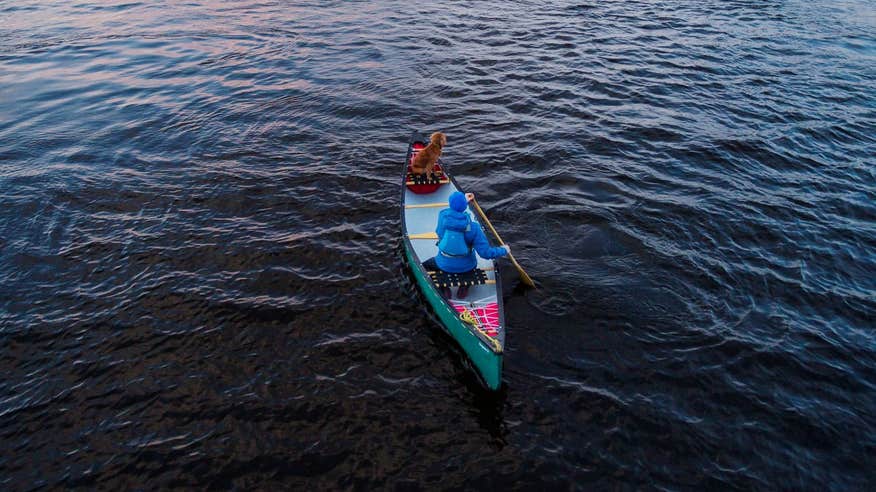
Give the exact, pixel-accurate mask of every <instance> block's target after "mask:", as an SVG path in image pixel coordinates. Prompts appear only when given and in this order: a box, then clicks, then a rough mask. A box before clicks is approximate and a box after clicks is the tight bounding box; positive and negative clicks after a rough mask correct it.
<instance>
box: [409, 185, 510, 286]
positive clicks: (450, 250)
mask: <svg viewBox="0 0 876 492" xmlns="http://www.w3.org/2000/svg"><path fill="white" fill-rule="evenodd" d="M472 200H474V194H472V193H466V194H462V193H461V192H459V191H456V192H454V193H453V194H451V195H450V198H449V199H448V200H447V202H448V205H449V207H448V208H446V209H444V210H442V211H441V213H440V214H438V225H437V227H436V228H435V233H436V234H438V254H437V255H436V256H435V257H433V258H429V259H428V260H426V261H424V262H423V266H424V267H426V268H427V269H429V270H443V271H445V272H447V273H466V272H470V271H472V270H474V269H475V268H477V266H478V259H477V257H476V256H475V252H477V254H479V255H480V256H481V258H484V259H485V260H492V259H493V258H500V257H502V256H506V255H508V254H509V253H510V252H511V246H508V245H507V244H505V245H502V246H499V247H492V246H490V242H489V241H488V240H487V237H486V236H485V235H484V230H483V229H482V228H481V226H480V225H478V224H473V223H472V221H471V217H470V216H469V215H468V213H467V212H466V211H465V210H466V208H468V202H470V201H472ZM441 293H442V294H443V295H444V297H447V298H448V299H449V298H450V297H451V292H450V288H449V287H444V288H443V289H442V291H441ZM467 295H468V286H465V285H462V286H460V287H459V289H457V291H456V297H457V298H458V299H465V297H466V296H467Z"/></svg>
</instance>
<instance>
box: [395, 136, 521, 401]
mask: <svg viewBox="0 0 876 492" xmlns="http://www.w3.org/2000/svg"><path fill="white" fill-rule="evenodd" d="M427 143H428V136H426V135H423V134H419V133H417V132H414V133H413V134H412V135H411V140H410V142H409V143H408V152H407V155H406V157H405V164H404V166H403V168H402V187H401V229H402V237H403V243H404V253H405V261H406V263H407V264H408V266H409V267H410V269H411V272H412V273H413V275H414V278H415V279H416V281H417V286H418V287H419V289H420V291H421V292H422V293H423V296H424V297H425V298H426V301H427V302H428V303H429V305H430V306H431V307H432V310H433V311H434V312H435V315H436V316H437V317H438V320H439V321H440V324H441V327H442V328H443V329H444V331H446V332H447V333H448V334H449V335H450V336H451V337H452V338H453V339H454V340H456V342H457V343H458V344H459V346H460V347H461V348H462V350H463V352H464V353H465V355H466V356H467V357H468V359H469V361H470V362H471V364H470V365H471V366H472V367H473V368H474V369H475V371H474V372H475V373H476V374H477V375H478V376H479V377H480V379H481V381H482V382H483V383H484V385H485V386H486V387H487V388H489V389H491V390H498V389H499V388H500V387H501V385H502V364H503V352H504V349H503V347H504V345H505V319H504V318H505V316H504V312H503V311H504V309H503V305H502V304H503V303H502V280H501V276H500V275H499V265H498V264H497V263H496V261H495V260H487V259H484V258H481V257H477V261H478V268H480V269H481V271H482V273H483V275H484V276H485V278H486V282H485V283H483V284H474V285H471V286H470V287H469V291H468V295H467V297H466V298H465V299H457V298H456V297H453V298H445V297H444V296H442V295H441V292H440V291H439V289H438V287H437V286H436V285H435V283H434V281H433V280H432V279H431V278H430V276H429V273H428V272H427V271H426V268H424V267H423V264H422V262H424V261H426V260H427V259H429V258H432V257H434V256H435V255H437V254H438V248H437V245H436V242H437V241H436V236H435V233H434V231H435V226H436V224H437V220H438V216H439V214H440V212H441V210H442V209H444V208H447V200H448V198H449V197H450V195H451V194H452V193H453V192H455V191H463V189H462V188H461V187H460V186H459V184H458V183H457V182H456V180H454V179H453V177H452V176H451V175H450V173H449V172H447V167H446V166H444V170H443V171H444V172H443V175H444V177H443V178H442V179H441V180H440V181H441V184H440V186H437V187H434V189H431V190H430V191H429V192H425V191H424V190H423V189H420V188H422V186H421V185H419V184H417V183H416V181H417V179H419V178H416V177H413V176H411V175H409V174H408V172H409V167H408V166H409V164H410V162H411V159H412V157H413V156H414V152H416V151H418V150H419V149H421V148H423V147H424V146H425V145H426V144H427ZM439 164H440V165H443V163H442V162H441V161H440V160H439ZM433 179H437V178H435V177H433ZM466 213H468V214H469V217H470V218H471V220H472V224H474V225H475V226H476V227H482V226H481V225H480V223H479V220H478V217H476V216H474V215H472V213H471V212H470V211H467V212H466Z"/></svg>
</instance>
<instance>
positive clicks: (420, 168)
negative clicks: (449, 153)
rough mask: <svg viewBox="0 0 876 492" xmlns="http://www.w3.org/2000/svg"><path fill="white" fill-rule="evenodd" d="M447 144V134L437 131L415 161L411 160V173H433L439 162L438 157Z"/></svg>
mask: <svg viewBox="0 0 876 492" xmlns="http://www.w3.org/2000/svg"><path fill="white" fill-rule="evenodd" d="M445 145H447V135H444V134H443V133H441V132H435V133H433V134H432V136H431V137H429V145H427V146H426V148H425V149H423V150H421V151H420V153H419V154H417V156H416V157H414V160H413V162H411V173H413V174H432V170H433V169H434V168H435V163H436V162H438V157H439V156H440V155H441V150H443V149H444V146H445Z"/></svg>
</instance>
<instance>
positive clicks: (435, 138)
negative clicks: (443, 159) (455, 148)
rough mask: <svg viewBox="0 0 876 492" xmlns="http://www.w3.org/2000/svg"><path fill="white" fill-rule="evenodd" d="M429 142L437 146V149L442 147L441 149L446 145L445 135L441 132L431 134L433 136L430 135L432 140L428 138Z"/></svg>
mask: <svg viewBox="0 0 876 492" xmlns="http://www.w3.org/2000/svg"><path fill="white" fill-rule="evenodd" d="M430 140H431V141H432V143H434V144H436V145H438V146H439V147H442V148H443V147H444V146H445V145H447V135H445V134H443V133H441V132H435V133H433V134H432V138H430Z"/></svg>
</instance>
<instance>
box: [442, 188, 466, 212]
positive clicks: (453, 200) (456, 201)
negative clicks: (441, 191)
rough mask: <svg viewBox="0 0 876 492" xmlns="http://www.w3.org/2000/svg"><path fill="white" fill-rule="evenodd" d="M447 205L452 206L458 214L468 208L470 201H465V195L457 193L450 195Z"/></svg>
mask: <svg viewBox="0 0 876 492" xmlns="http://www.w3.org/2000/svg"><path fill="white" fill-rule="evenodd" d="M447 204H448V205H450V208H451V209H453V210H456V211H457V212H462V211H464V210H465V209H466V207H468V200H466V199H465V193H463V192H461V191H455V192H453V193H451V194H450V198H449V199H448V200H447Z"/></svg>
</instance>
